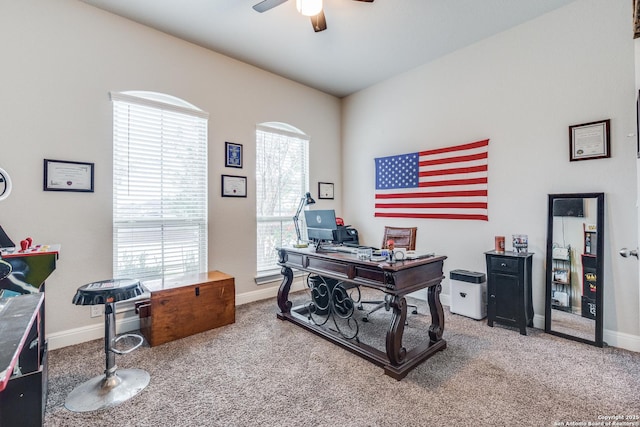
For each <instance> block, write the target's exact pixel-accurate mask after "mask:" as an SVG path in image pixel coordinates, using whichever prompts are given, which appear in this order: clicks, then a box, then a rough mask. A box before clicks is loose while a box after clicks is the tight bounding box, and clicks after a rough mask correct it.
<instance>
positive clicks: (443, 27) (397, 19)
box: [82, 0, 576, 97]
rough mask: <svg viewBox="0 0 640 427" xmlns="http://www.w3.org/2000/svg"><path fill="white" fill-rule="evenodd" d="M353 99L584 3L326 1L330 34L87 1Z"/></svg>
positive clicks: (206, 1) (249, 13) (194, 7)
mask: <svg viewBox="0 0 640 427" xmlns="http://www.w3.org/2000/svg"><path fill="white" fill-rule="evenodd" d="M82 1H84V2H85V3H88V4H90V5H93V6H96V7H98V8H101V9H104V10H107V11H109V12H112V13H115V14H117V15H120V16H123V17H126V18H128V19H131V20H133V21H136V22H139V23H141V24H144V25H147V26H149V27H152V28H155V29H158V30H160V31H163V32H165V33H168V34H172V35H174V36H176V37H179V38H181V39H184V40H187V41H190V42H193V43H195V44H197V45H200V46H202V47H205V48H208V49H211V50H213V51H216V52H219V53H222V54H224V55H227V56H229V57H232V58H235V59H238V60H240V61H243V62H246V63H248V64H252V65H255V66H257V67H259V68H262V69H264V70H267V71H271V72H273V73H276V74H279V75H281V76H284V77H287V78H289V79H291V80H295V81H297V82H300V83H302V84H305V85H308V86H311V87H314V88H317V89H319V90H321V91H324V92H326V93H329V94H332V95H335V96H338V97H344V96H346V95H349V94H352V93H354V92H357V91H358V90H361V89H364V88H366V87H368V86H371V85H373V84H375V83H378V82H380V81H383V80H386V79H388V78H390V77H392V76H394V75H397V74H400V73H403V72H405V71H408V70H410V69H412V68H415V67H417V66H420V65H422V64H425V63H428V62H430V61H432V60H434V59H436V58H438V57H441V56H443V55H446V54H448V53H450V52H453V51H455V50H457V49H460V48H462V47H465V46H468V45H470V44H473V43H475V42H477V41H479V40H482V39H484V38H487V37H489V36H491V35H494V34H497V33H499V32H502V31H505V30H507V29H509V28H512V27H514V26H517V25H519V24H521V23H523V22H526V21H528V20H531V19H535V18H536V17H538V16H540V15H542V14H544V13H547V12H550V11H552V10H554V9H557V8H559V7H563V6H565V5H567V4H569V3H571V2H573V1H576V0H374V2H371V3H369V2H363V1H353V0H324V14H325V17H326V21H327V30H325V31H321V32H314V30H313V28H312V25H311V22H310V19H309V17H306V16H302V15H301V14H299V13H298V11H297V10H296V2H295V1H294V0H289V1H286V2H284V3H283V4H281V5H279V6H277V7H274V8H273V9H270V10H268V11H265V12H263V13H259V12H257V11H255V10H254V9H253V8H252V6H253V5H255V4H257V3H259V2H260V1H261V0H82Z"/></svg>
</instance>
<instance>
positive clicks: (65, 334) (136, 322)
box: [47, 280, 304, 350]
mask: <svg viewBox="0 0 640 427" xmlns="http://www.w3.org/2000/svg"><path fill="white" fill-rule="evenodd" d="M302 289H304V283H303V282H302V280H294V282H293V284H292V285H291V292H296V291H300V290H302ZM277 295H278V287H270V288H265V289H259V290H257V291H252V292H245V293H242V294H237V295H236V306H239V305H243V304H248V303H250V302H255V301H260V300H263V299H268V298H273V297H275V296H277ZM274 308H275V307H274ZM134 310H135V308H134V306H133V304H125V303H123V304H122V307H120V306H118V309H117V310H116V331H117V334H118V335H119V334H123V333H126V332H131V331H136V330H138V329H140V319H139V318H138V316H137V315H136V314H135V311H134ZM103 318H104V317H103ZM97 339H104V323H99V324H95V325H88V326H83V327H80V328H74V329H67V330H66V331H61V332H54V333H51V334H48V335H47V341H48V348H49V350H55V349H57V348H62V347H68V346H70V345H76V344H81V343H83V342H87V341H92V340H97Z"/></svg>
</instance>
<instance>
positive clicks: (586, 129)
mask: <svg viewBox="0 0 640 427" xmlns="http://www.w3.org/2000/svg"><path fill="white" fill-rule="evenodd" d="M609 122H610V120H609V119H607V120H601V121H599V122H591V123H584V124H581V125H574V126H569V154H570V157H569V160H570V161H572V162H573V161H577V160H589V159H603V158H607V157H611V142H610V140H609Z"/></svg>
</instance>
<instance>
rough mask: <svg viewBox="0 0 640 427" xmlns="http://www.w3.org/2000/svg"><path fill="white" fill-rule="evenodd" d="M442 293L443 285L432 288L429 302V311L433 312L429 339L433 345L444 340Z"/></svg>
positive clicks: (428, 298)
mask: <svg viewBox="0 0 640 427" xmlns="http://www.w3.org/2000/svg"><path fill="white" fill-rule="evenodd" d="M441 291H442V285H441V284H440V283H438V284H437V285H434V286H431V287H430V288H429V293H428V297H427V300H428V302H429V311H430V312H431V326H429V338H430V339H431V343H435V342H437V341H440V340H441V339H442V333H443V332H444V309H443V308H442V303H441V302H440V292H441Z"/></svg>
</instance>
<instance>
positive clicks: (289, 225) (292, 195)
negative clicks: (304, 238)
mask: <svg viewBox="0 0 640 427" xmlns="http://www.w3.org/2000/svg"><path fill="white" fill-rule="evenodd" d="M308 188H309V138H308V137H307V136H306V135H304V134H303V133H301V132H300V131H298V130H297V129H295V128H293V127H291V126H288V125H284V124H281V123H269V124H268V126H267V125H263V126H258V127H257V129H256V209H257V212H256V220H257V267H256V268H257V275H258V276H259V277H260V276H266V275H269V274H273V273H274V272H278V271H279V270H280V267H279V266H278V265H277V254H276V250H275V248H276V247H279V246H284V245H293V244H294V243H296V240H297V238H296V231H295V226H294V224H293V216H294V215H295V213H296V209H297V208H298V204H299V203H300V199H301V198H302V196H303V195H304V194H305V193H306V192H307V191H309V190H308ZM302 229H303V230H304V227H302Z"/></svg>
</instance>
